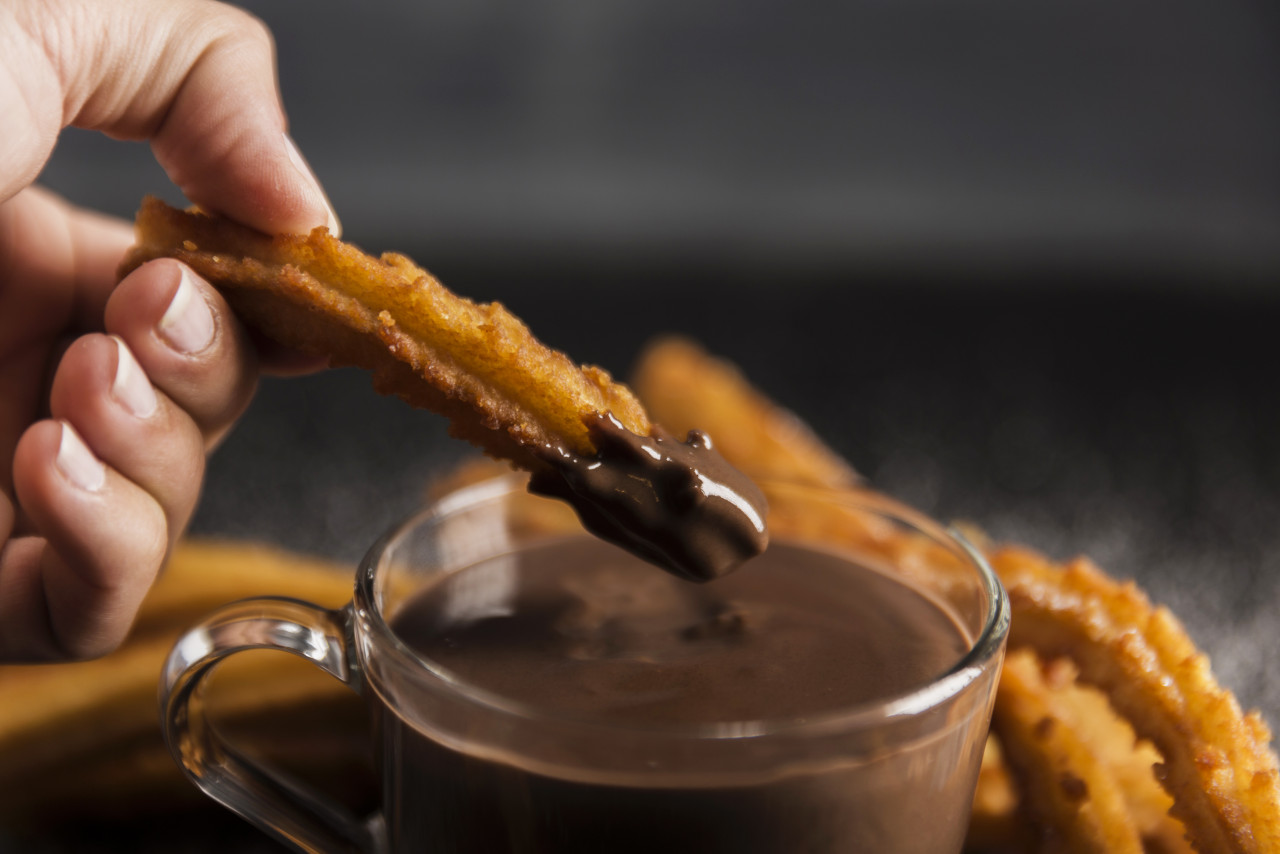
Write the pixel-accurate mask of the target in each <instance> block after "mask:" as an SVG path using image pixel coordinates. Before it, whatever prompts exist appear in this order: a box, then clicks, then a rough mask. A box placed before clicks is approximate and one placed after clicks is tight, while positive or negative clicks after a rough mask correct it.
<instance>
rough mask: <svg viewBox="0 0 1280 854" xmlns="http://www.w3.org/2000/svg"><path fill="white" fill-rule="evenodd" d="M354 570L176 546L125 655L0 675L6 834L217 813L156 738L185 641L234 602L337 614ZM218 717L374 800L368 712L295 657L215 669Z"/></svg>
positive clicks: (246, 738) (1, 806)
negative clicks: (42, 826) (256, 600)
mask: <svg viewBox="0 0 1280 854" xmlns="http://www.w3.org/2000/svg"><path fill="white" fill-rule="evenodd" d="M351 590H352V576H351V570H350V568H349V567H343V566H336V565H333V564H330V563H328V562H325V561H321V560H316V559H313V558H307V557H303V556H300V555H295V554H290V553H288V552H284V551H281V550H279V549H275V548H270V547H266V546H259V545H254V544H249V543H228V542H215V541H192V540H184V541H181V542H180V543H179V544H178V545H177V547H176V548H175V549H174V553H173V556H172V557H171V559H170V561H169V564H168V566H167V567H166V569H165V572H164V574H163V575H162V576H161V578H160V580H159V581H158V582H157V583H156V585H155V586H154V587H153V588H152V590H151V592H150V593H149V594H148V596H147V598H146V599H145V600H144V602H143V604H142V608H141V611H140V613H139V616H138V619H137V622H136V623H135V625H134V627H133V630H132V632H131V634H130V636H129V638H128V639H127V640H126V642H125V643H124V645H123V646H122V647H121V648H120V649H119V650H117V651H116V652H114V653H112V654H110V655H107V656H104V657H103V658H99V659H95V660H93V661H81V662H73V663H69V664H61V663H60V664H47V665H5V666H2V667H0V696H4V697H6V698H9V700H10V701H8V702H0V758H2V759H3V761H0V791H3V792H4V793H5V797H4V798H3V799H0V821H16V822H21V821H43V820H54V821H56V820H65V818H66V817H67V816H69V815H76V816H94V817H114V818H120V817H124V816H132V815H142V814H157V813H159V812H162V811H164V810H167V809H169V808H171V807H190V806H203V805H204V804H205V803H212V802H211V801H207V799H205V798H203V796H200V795H199V793H198V791H197V790H196V789H195V788H194V787H192V786H190V785H189V784H187V782H186V781H185V780H184V778H183V777H182V773H181V771H180V770H179V769H178V766H177V765H176V764H175V763H174V762H173V759H172V757H171V756H170V755H169V751H168V749H167V748H166V747H165V745H164V741H163V738H162V737H161V733H160V720H159V716H158V714H157V709H156V686H157V684H158V683H159V681H160V671H161V669H162V668H163V666H164V661H165V658H166V657H167V656H168V654H169V651H170V649H171V648H172V646H173V643H174V641H175V640H176V639H177V637H178V636H179V635H180V634H181V633H182V632H183V631H185V629H186V628H187V626H188V625H189V624H190V622H192V621H193V620H195V619H197V618H199V617H203V616H204V615H206V614H207V613H208V612H209V611H211V610H213V609H214V608H217V607H219V606H221V605H225V604H226V603H228V602H231V601H233V600H237V599H242V598H245V597H249V596H264V595H287V596H294V597H297V598H300V599H306V600H308V601H311V602H315V603H317V604H319V605H321V606H324V607H339V606H341V605H342V604H343V603H345V602H346V601H347V600H348V599H349V598H350V596H351ZM210 698H211V699H210V713H211V715H213V716H214V719H215V720H217V721H218V722H219V724H225V725H226V726H227V727H228V728H230V729H234V730H235V731H236V733H237V735H236V740H237V742H238V743H240V744H244V745H247V746H248V747H249V748H250V749H255V748H256V749H259V750H262V751H265V752H268V753H270V754H271V755H272V756H273V757H275V758H278V759H279V760H280V764H281V765H282V766H283V767H286V768H290V769H291V770H296V771H298V772H299V773H303V774H306V775H308V777H309V779H313V780H315V781H316V782H317V783H318V784H324V785H326V787H327V790H329V791H335V792H337V791H342V792H343V793H344V794H350V795H354V794H356V791H357V788H358V787H357V783H358V785H359V787H360V788H363V789H364V790H365V791H371V790H372V786H373V783H372V777H371V773H372V772H371V771H368V770H366V771H363V772H358V771H357V766H359V764H360V757H363V756H367V755H368V748H367V745H366V744H365V743H364V742H363V741H362V738H363V732H362V728H363V726H364V722H365V719H366V715H365V712H364V709H363V704H362V702H361V701H360V699H359V698H358V697H357V696H356V695H355V694H354V693H353V692H352V691H351V690H350V689H349V688H347V687H346V686H344V685H343V684H341V683H340V682H338V681H337V680H335V679H332V678H331V677H328V676H327V675H325V674H322V673H320V672H319V671H317V670H316V669H315V668H314V667H313V666H311V665H310V664H308V663H307V662H304V661H302V660H300V659H297V658H295V657H294V656H290V655H285V654H281V653H270V652H263V653H257V652H255V653H251V654H247V655H245V656H238V657H237V659H236V660H234V661H230V662H228V663H227V664H226V666H225V667H224V668H219V672H218V674H216V676H215V677H214V687H213V690H212V691H211V692H210Z"/></svg>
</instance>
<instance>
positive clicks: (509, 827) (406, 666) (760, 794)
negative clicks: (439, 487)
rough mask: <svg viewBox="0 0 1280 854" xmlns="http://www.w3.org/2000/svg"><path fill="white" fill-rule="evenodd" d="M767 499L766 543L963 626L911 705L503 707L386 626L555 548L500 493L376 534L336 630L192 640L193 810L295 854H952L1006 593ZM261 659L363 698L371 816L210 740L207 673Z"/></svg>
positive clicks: (262, 625) (844, 519)
mask: <svg viewBox="0 0 1280 854" xmlns="http://www.w3.org/2000/svg"><path fill="white" fill-rule="evenodd" d="M763 486H764V487H765V489H766V493H767V495H768V499H769V502H770V525H771V529H772V534H773V537H774V539H775V541H777V540H778V539H779V538H785V539H787V540H789V541H793V542H801V543H803V542H806V541H811V542H812V543H813V544H814V547H815V548H820V549H822V550H824V551H827V552H831V551H833V550H838V551H841V552H848V553H849V554H850V556H851V558H852V559H856V560H858V561H861V562H863V563H867V562H871V563H874V565H875V566H876V567H877V568H878V569H880V570H881V571H887V572H890V573H900V574H902V575H903V576H905V577H907V578H908V579H909V580H910V583H912V584H913V585H915V586H916V587H917V588H920V589H925V590H928V591H929V594H930V595H931V596H932V597H933V598H934V599H935V601H938V602H941V603H943V604H944V605H945V607H946V608H947V609H949V611H950V612H951V614H952V616H953V617H954V618H955V620H956V621H957V622H958V623H959V624H960V625H961V626H962V627H963V629H964V631H965V633H966V634H967V636H968V638H970V639H971V640H970V643H969V644H968V647H967V649H966V651H965V652H964V654H963V655H961V656H960V657H959V659H958V660H956V661H955V662H954V664H953V665H952V666H951V667H950V668H949V669H948V670H947V671H946V672H945V673H943V674H941V675H940V676H938V677H937V678H936V679H934V680H932V681H931V682H929V683H928V684H926V685H924V686H921V687H919V688H918V689H916V690H912V691H910V692H909V693H905V694H902V695H900V696H894V697H887V698H884V699H881V700H877V701H875V702H871V703H864V704H861V705H857V706H855V707H852V708H847V709H841V710H839V711H838V712H836V713H832V714H823V715H820V716H814V717H812V718H811V719H806V720H800V721H796V720H791V721H773V722H770V721H724V722H722V723H720V724H716V725H713V726H705V725H699V726H678V725H661V726H659V725H653V726H647V725H644V724H637V723H618V722H611V721H592V720H584V719H581V718H580V717H575V716H570V715H560V714H556V713H548V712H546V711H545V710H541V709H537V708H531V707H529V706H528V705H525V704H522V703H518V702H513V701H507V700H505V699H504V698H501V697H495V696H494V695H492V694H489V693H487V692H485V691H483V690H480V689H478V688H475V687H474V686H471V685H468V684H466V683H465V682H461V681H459V680H458V679H456V678H455V677H453V676H452V675H451V674H450V673H449V672H448V671H446V670H444V669H442V668H440V667H437V666H435V664H434V663H433V662H432V661H430V660H425V659H424V658H422V657H419V655H417V654H415V653H414V652H413V651H412V650H411V649H410V648H409V647H408V646H407V645H406V644H405V643H404V642H403V641H402V640H401V639H400V638H398V637H397V635H396V634H395V632H394V631H393V629H392V627H391V625H390V621H391V619H392V618H393V617H394V615H395V613H396V611H397V608H398V607H400V606H401V605H402V604H403V603H404V602H405V601H406V600H409V599H411V598H412V597H413V595H414V594H415V593H416V592H418V591H419V590H422V589H424V588H425V587H426V586H427V585H430V584H432V583H433V582H435V581H437V580H438V579H440V578H442V577H444V576H445V575H447V574H449V573H453V572H455V571H457V570H460V569H463V568H466V567H468V566H471V565H474V564H476V563H477V562H479V561H484V560H486V559H489V558H492V557H494V556H495V555H502V554H507V553H511V552H515V551H519V550H521V549H523V548H526V547H528V546H530V545H533V544H536V543H539V542H545V541H546V539H547V538H548V537H549V536H564V529H565V525H566V523H565V520H564V518H563V516H562V515H561V514H562V512H563V508H561V507H560V505H558V504H554V503H551V502H547V501H545V500H544V499H535V498H531V497H530V496H528V495H527V494H525V493H524V492H523V488H522V485H521V482H520V481H519V480H517V479H515V478H504V479H499V480H495V481H490V482H486V483H483V484H478V485H476V486H472V487H469V488H466V489H463V490H460V491H458V492H456V493H453V494H452V495H449V496H447V497H445V498H444V499H442V500H440V501H438V502H437V503H435V504H434V505H432V506H430V507H428V508H426V509H425V510H423V511H421V512H420V513H419V514H418V515H416V516H414V517H412V518H410V519H409V520H408V521H407V522H405V523H403V524H402V525H400V526H398V527H397V528H395V529H393V530H392V531H391V532H389V533H388V534H387V535H385V536H384V537H383V538H382V539H381V540H380V541H379V542H377V543H376V544H375V545H374V547H373V548H372V549H371V550H370V551H369V553H368V555H367V556H366V557H365V559H364V560H363V562H362V563H361V565H360V568H359V572H358V575H357V578H356V585H355V593H354V597H353V600H352V602H351V603H350V604H349V605H348V606H346V607H345V608H343V609H342V610H340V611H336V612H335V611H328V610H325V609H321V608H318V607H316V606H313V605H310V604H307V603H305V602H300V601H297V600H287V599H275V598H264V599H253V600H247V601H244V602H240V603H235V604H231V605H228V606H225V607H224V608H222V609H220V610H219V611H217V612H216V613H214V614H213V615H211V616H210V617H208V618H207V619H206V620H205V621H204V622H202V623H201V624H200V625H198V626H196V627H195V628H193V629H192V630H190V631H189V632H188V633H187V634H186V635H185V636H184V637H182V638H181V639H180V640H179V641H178V643H177V644H176V645H175V647H174V649H173V651H172V653H171V655H170V657H169V660H168V662H167V664H166V667H165V670H164V674H163V677H162V684H161V692H160V693H161V697H160V699H161V711H162V719H163V721H162V722H163V726H164V734H165V739H166V742H167V743H168V745H169V748H170V750H171V751H172V752H173V754H174V756H175V758H176V759H177V761H178V763H179V764H180V765H181V766H182V768H183V769H184V771H185V772H186V774H187V775H188V776H189V777H190V778H191V779H192V781H193V782H194V783H195V784H196V785H197V786H198V787H200V788H201V789H202V790H203V791H204V792H205V793H206V794H208V795H209V796H210V797H212V798H214V799H215V800H217V801H219V802H220V803H222V804H223V805H225V806H227V807H228V808H230V809H231V810H233V811H235V812H236V813H238V814H240V815H241V816H243V817H244V818H246V819H248V820H249V821H250V822H252V823H253V824H255V825H257V826H258V827H259V828H261V829H262V830H264V831H266V832H267V833H269V834H271V835H273V836H275V837H276V838H278V839H280V840H282V841H284V842H285V843H288V844H291V845H293V846H295V847H296V848H298V849H299V850H302V851H308V852H339V851H343V852H346V851H359V852H391V853H392V854H401V852H407V851H426V852H455V851H456V852H467V854H473V852H474V854H478V852H486V854H487V852H498V851H510V852H526V851H528V852H533V851H536V852H570V851H610V852H622V851H636V852H646V854H650V852H653V851H663V852H666V854H678V852H684V851H689V852H693V851H697V852H699V854H711V853H712V852H719V851H726V852H727V851H733V852H735V854H744V852H761V853H762V854H784V852H785V854H794V852H796V851H815V852H817V851H830V852H836V851H842V852H846V851H852V850H866V851H878V852H884V854H893V853H894V852H897V854H915V852H929V854H945V852H958V851H959V850H960V848H961V845H962V843H963V839H964V834H965V830H966V827H967V824H968V816H969V811H970V808H971V803H972V797H973V791H974V786H975V784H976V779H977V773H978V769H979V766H980V763H981V758H982V749H983V743H984V740H985V736H986V731H987V725H988V723H989V720H990V712H991V704H992V700H993V697H994V693H995V687H996V683H997V680H998V677H999V669H1000V664H1001V661H1002V659H1003V654H1004V643H1005V636H1006V634H1007V631H1008V625H1009V605H1008V600H1007V598H1006V596H1005V593H1004V590H1003V588H1002V587H1001V585H1000V583H999V581H998V580H997V578H996V577H995V575H994V574H993V572H992V571H991V568H990V567H989V566H988V565H987V563H986V562H985V561H984V560H983V558H982V557H981V555H979V554H978V553H977V552H976V551H975V550H974V549H973V548H971V547H970V546H969V545H968V544H967V543H965V542H964V540H963V539H962V538H961V537H960V536H959V535H958V534H957V533H955V532H953V531H948V530H946V529H944V528H942V527H941V526H939V525H938V524H936V523H934V522H932V521H930V520H929V519H927V518H924V517H922V516H920V515H919V514H916V513H914V512H912V511H910V510H908V509H906V508H904V507H902V506H900V505H897V504H896V503H894V502H891V501H889V500H888V499H885V498H884V497H882V496H878V495H875V494H874V493H866V492H860V491H847V492H835V491H829V490H817V489H810V488H806V487H799V486H794V485H783V484H772V485H770V484H764V485H763ZM583 536H585V535H583ZM261 648H271V649H280V650H285V651H288V652H292V653H295V654H297V655H300V656H303V657H305V658H307V659H309V660H310V661H312V662H313V663H315V664H316V665H318V666H319V667H321V668H322V669H324V670H325V671H327V672H328V673H329V674H331V675H333V676H334V677H336V678H337V679H340V680H342V681H343V682H344V683H346V684H347V685H348V686H350V687H351V688H352V689H353V690H355V691H357V692H358V693H360V694H362V695H364V697H365V698H366V701H367V705H368V707H369V709H370V712H371V714H372V716H373V722H374V727H373V729H374V733H375V745H374V748H373V749H374V752H375V757H374V759H375V764H377V765H378V767H379V773H380V776H381V780H382V783H381V785H382V792H381V798H382V809H381V811H380V813H379V814H377V815H375V816H373V817H371V818H364V817H356V816H353V815H351V814H349V813H348V812H346V811H345V810H344V809H343V808H341V807H339V806H338V805H336V804H331V803H328V802H326V801H325V800H324V799H322V798H320V797H318V796H316V795H314V794H312V793H309V792H306V791H303V790H302V789H301V788H300V787H299V786H297V785H296V784H294V783H291V782H288V781H286V780H285V779H284V778H283V777H281V776H280V775H278V774H276V773H274V772H273V771H271V770H270V769H265V768H260V767H258V766H256V765H255V764H253V763H252V762H250V761H249V760H247V759H245V758H243V757H242V756H240V755H239V754H237V752H236V751H235V750H234V748H233V747H232V746H231V745H228V744H227V743H226V742H225V741H224V740H223V739H222V738H221V736H220V735H219V733H218V732H217V731H216V729H215V728H214V727H212V726H211V725H210V724H209V722H208V720H207V719H206V717H205V710H204V704H203V700H202V694H203V688H202V686H203V684H204V682H205V680H206V678H207V677H208V676H209V674H210V672H211V671H212V669H213V668H214V667H216V665H217V664H218V662H219V661H221V660H223V659H225V658H226V657H227V656H229V655H232V654H234V653H236V652H240V651H243V650H248V649H261ZM655 768H660V769H661V770H660V772H655Z"/></svg>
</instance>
